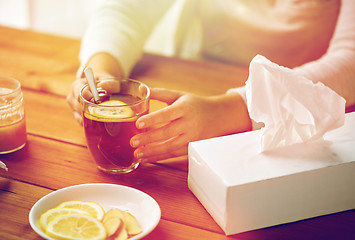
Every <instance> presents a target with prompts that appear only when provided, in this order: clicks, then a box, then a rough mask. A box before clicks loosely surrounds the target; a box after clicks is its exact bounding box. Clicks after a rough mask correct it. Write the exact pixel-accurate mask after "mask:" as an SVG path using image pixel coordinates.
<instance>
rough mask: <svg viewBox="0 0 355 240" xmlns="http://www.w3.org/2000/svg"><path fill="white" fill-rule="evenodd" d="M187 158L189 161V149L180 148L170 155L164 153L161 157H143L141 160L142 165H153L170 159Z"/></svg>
mask: <svg viewBox="0 0 355 240" xmlns="http://www.w3.org/2000/svg"><path fill="white" fill-rule="evenodd" d="M182 156H186V159H187V148H185V147H184V148H180V149H176V150H174V151H170V152H169V153H164V154H160V155H154V156H150V157H143V158H141V159H140V161H141V163H152V162H157V161H162V160H167V159H170V158H176V157H182Z"/></svg>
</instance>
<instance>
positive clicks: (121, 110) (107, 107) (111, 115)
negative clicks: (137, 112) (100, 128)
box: [89, 100, 134, 121]
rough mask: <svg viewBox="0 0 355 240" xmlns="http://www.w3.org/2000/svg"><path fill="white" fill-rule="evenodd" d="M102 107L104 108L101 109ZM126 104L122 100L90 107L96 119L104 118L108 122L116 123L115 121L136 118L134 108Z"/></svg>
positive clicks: (109, 101)
mask: <svg viewBox="0 0 355 240" xmlns="http://www.w3.org/2000/svg"><path fill="white" fill-rule="evenodd" d="M100 105H101V106H102V107H100ZM125 105H127V104H126V103H125V102H122V101H120V100H108V101H105V102H102V103H100V104H99V106H95V107H90V109H89V112H90V114H91V115H92V117H94V118H100V119H102V118H104V119H107V121H114V119H120V120H122V119H127V118H131V117H133V116H134V112H133V110H132V108H130V107H129V106H125Z"/></svg>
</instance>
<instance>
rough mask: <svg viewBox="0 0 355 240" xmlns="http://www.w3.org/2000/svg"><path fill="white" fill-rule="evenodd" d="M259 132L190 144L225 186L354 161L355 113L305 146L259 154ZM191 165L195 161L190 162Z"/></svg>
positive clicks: (196, 159) (293, 146)
mask: <svg viewBox="0 0 355 240" xmlns="http://www.w3.org/2000/svg"><path fill="white" fill-rule="evenodd" d="M260 134H261V130H258V131H253V132H246V133H241V134H235V135H229V136H223V137H218V138H213V139H207V140H201V141H197V142H192V143H190V148H193V149H194V154H198V155H199V157H200V158H201V159H204V164H207V165H208V166H209V168H210V169H213V171H214V172H215V173H216V175H218V176H223V181H224V183H225V184H226V186H235V185H241V184H247V183H250V182H256V181H262V180H267V179H272V178H277V177H282V176H286V175H291V174H296V173H300V172H304V171H311V170H316V169H319V168H324V167H328V166H334V165H338V164H343V163H347V162H352V161H354V160H355V152H354V146H355V112H353V113H348V114H346V118H345V124H344V125H343V126H342V127H340V128H338V129H335V130H333V131H330V132H328V133H326V134H325V136H324V141H316V142H308V143H302V144H297V145H292V146H289V147H283V148H280V149H276V150H274V151H270V152H266V153H260ZM193 161H199V160H198V158H193Z"/></svg>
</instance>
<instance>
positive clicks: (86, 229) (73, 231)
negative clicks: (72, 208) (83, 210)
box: [46, 214, 106, 240]
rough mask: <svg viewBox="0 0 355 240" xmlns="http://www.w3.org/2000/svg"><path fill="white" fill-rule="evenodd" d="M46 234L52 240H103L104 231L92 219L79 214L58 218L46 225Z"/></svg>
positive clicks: (98, 223)
mask: <svg viewBox="0 0 355 240" xmlns="http://www.w3.org/2000/svg"><path fill="white" fill-rule="evenodd" d="M46 230H47V231H46V233H47V235H48V236H50V237H52V238H54V239H70V240H81V239H83V240H104V239H105V238H106V230H105V227H104V226H103V224H102V223H101V222H100V221H99V220H97V219H96V218H94V217H91V216H89V215H81V214H68V215H64V216H59V217H57V218H56V219H54V220H53V221H51V222H50V223H48V226H47V229H46Z"/></svg>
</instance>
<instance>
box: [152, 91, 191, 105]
mask: <svg viewBox="0 0 355 240" xmlns="http://www.w3.org/2000/svg"><path fill="white" fill-rule="evenodd" d="M184 94H185V93H184V92H182V91H176V90H170V89H165V88H151V89H150V98H151V99H155V100H159V101H162V102H165V103H167V104H168V105H170V104H172V103H174V102H175V101H176V100H177V99H178V98H179V97H181V96H183V95H184Z"/></svg>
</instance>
